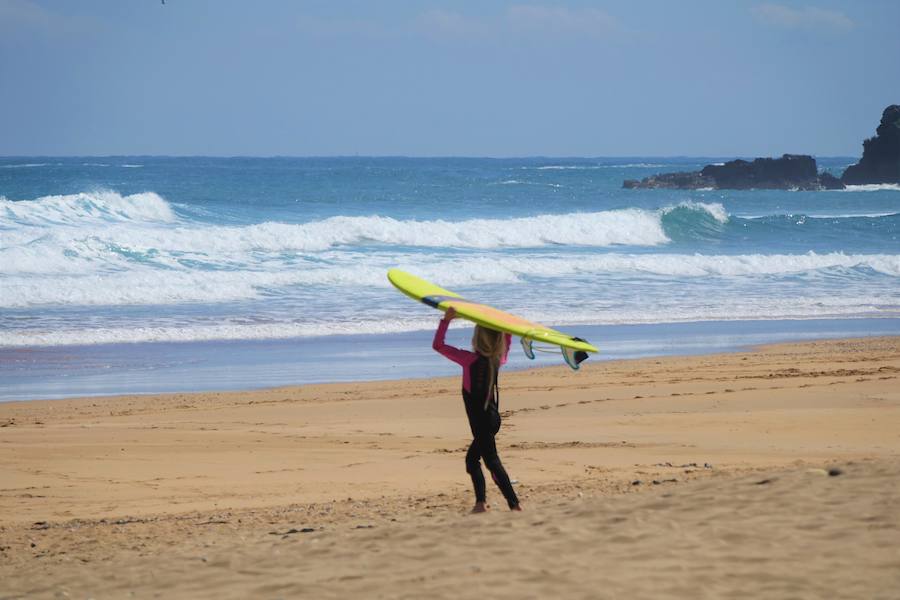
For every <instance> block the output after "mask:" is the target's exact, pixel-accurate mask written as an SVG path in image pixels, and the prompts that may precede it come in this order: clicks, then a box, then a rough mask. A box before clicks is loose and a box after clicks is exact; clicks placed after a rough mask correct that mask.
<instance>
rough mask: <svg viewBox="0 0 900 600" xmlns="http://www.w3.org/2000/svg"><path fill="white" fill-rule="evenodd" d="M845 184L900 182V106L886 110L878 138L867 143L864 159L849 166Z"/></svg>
mask: <svg viewBox="0 0 900 600" xmlns="http://www.w3.org/2000/svg"><path fill="white" fill-rule="evenodd" d="M841 181H843V182H844V183H845V184H847V185H860V184H866V183H900V105H897V104H892V105H890V106H888V107H887V108H886V109H884V112H883V113H882V114H881V124H880V125H878V129H876V130H875V137H871V138H869V139H867V140H866V141H864V142H863V155H862V158H861V159H860V160H859V162H858V163H856V164H855V165H852V166H849V167H847V170H846V171H844V175H843V176H842V177H841Z"/></svg>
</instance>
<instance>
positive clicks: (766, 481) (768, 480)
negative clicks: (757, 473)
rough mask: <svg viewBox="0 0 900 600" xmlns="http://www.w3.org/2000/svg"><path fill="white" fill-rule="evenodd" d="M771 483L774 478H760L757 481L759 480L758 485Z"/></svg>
mask: <svg viewBox="0 0 900 600" xmlns="http://www.w3.org/2000/svg"><path fill="white" fill-rule="evenodd" d="M769 483H772V480H771V479H762V480H760V481H757V482H756V485H766V484H769Z"/></svg>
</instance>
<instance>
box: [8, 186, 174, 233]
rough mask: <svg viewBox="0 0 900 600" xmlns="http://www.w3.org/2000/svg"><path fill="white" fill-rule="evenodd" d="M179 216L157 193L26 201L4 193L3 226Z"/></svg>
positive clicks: (168, 220)
mask: <svg viewBox="0 0 900 600" xmlns="http://www.w3.org/2000/svg"><path fill="white" fill-rule="evenodd" d="M175 218H176V217H175V213H174V211H173V210H172V207H171V206H170V205H169V203H168V202H166V201H165V200H163V199H162V198H161V197H160V196H159V195H158V194H155V193H154V192H144V193H140V194H131V195H129V196H122V195H121V194H118V193H116V192H110V191H97V192H84V193H80V194H67V195H60V196H43V197H41V198H37V199H36V200H23V201H14V200H9V199H7V198H5V197H2V196H0V227H3V228H15V227H21V226H28V225H33V226H46V225H82V224H85V223H98V222H110V221H118V222H134V221H145V222H147V221H150V222H163V223H171V222H173V221H175Z"/></svg>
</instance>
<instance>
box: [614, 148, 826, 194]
mask: <svg viewBox="0 0 900 600" xmlns="http://www.w3.org/2000/svg"><path fill="white" fill-rule="evenodd" d="M622 187H624V188H628V189H633V188H651V189H653V188H672V189H679V190H697V189H703V188H712V189H720V190H750V189H777V190H794V189H798V190H823V189H829V190H830V189H841V188H843V187H844V185H843V184H842V183H841V181H840V180H839V179H838V178H837V177H834V176H833V175H831V174H829V173H822V174H821V175H820V174H819V172H818V169H817V168H816V159H814V158H813V157H812V156H807V155H801V154H785V155H784V156H782V157H781V158H757V159H755V160H753V161H746V160H740V159H738V160H732V161H729V162H726V163H723V164H715V165H706V166H705V167H703V169H701V170H700V171H690V172H682V173H663V174H660V175H654V176H652V177H646V178H644V179H642V180H640V181H637V180H634V179H628V180H626V181H625V182H624V183H623V184H622Z"/></svg>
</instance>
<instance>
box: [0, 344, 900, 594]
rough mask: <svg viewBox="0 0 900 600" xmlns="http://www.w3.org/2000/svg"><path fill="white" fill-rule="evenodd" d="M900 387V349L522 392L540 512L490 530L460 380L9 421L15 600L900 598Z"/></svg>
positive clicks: (784, 357) (531, 489)
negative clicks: (477, 503)
mask: <svg viewBox="0 0 900 600" xmlns="http://www.w3.org/2000/svg"><path fill="white" fill-rule="evenodd" d="M898 381H900V338H870V339H863V340H841V341H827V342H812V343H803V344H787V345H779V346H771V347H765V348H760V349H757V350H755V351H751V352H743V353H734V354H721V355H713V356H699V357H675V358H659V359H646V360H635V361H619V362H604V363H601V362H595V363H593V364H589V365H587V366H585V367H584V368H583V369H582V370H581V371H580V372H577V373H574V372H571V371H569V370H568V369H567V368H565V367H560V368H555V367H554V368H546V369H539V370H532V371H523V372H516V373H505V374H504V375H503V378H502V381H501V385H502V391H501V396H502V404H503V408H504V409H505V411H506V413H505V418H504V426H503V430H502V432H501V434H500V436H499V438H498V445H499V448H500V452H501V457H502V458H503V460H504V463H505V464H506V466H507V468H508V470H509V471H510V474H511V476H512V477H514V478H515V479H517V480H519V481H520V483H519V484H518V489H519V493H520V496H521V497H522V500H523V506H524V507H525V512H524V513H510V512H508V511H506V510H501V506H502V504H503V503H502V499H500V497H499V493H498V492H497V491H496V490H495V489H493V488H491V489H489V492H488V493H489V501H491V500H492V501H494V503H495V506H494V510H492V511H491V512H490V513H488V514H486V515H477V516H472V515H467V514H466V512H467V510H468V508H469V507H470V505H471V501H472V500H471V497H470V495H471V492H470V491H469V483H468V480H467V475H466V473H465V471H464V466H463V455H464V450H465V446H466V444H467V442H468V431H467V424H466V421H465V415H464V412H463V409H462V406H461V400H460V397H459V391H458V388H459V379H458V378H452V379H430V380H415V381H412V380H411V381H396V382H377V383H357V384H336V385H314V386H303V387H296V388H280V389H274V390H264V391H256V392H240V393H205V394H175V395H164V396H129V397H119V398H87V399H77V400H55V401H32V402H21V403H6V404H0V598H8V597H9V598H18V597H28V598H31V597H35V598H43V597H47V598H54V597H72V598H89V597H90V598H127V597H137V598H152V597H165V598H171V597H185V598H247V597H253V598H279V597H285V598H292V597H301V596H302V597H310V598H345V597H370V598H377V597H391V598H392V597H403V598H423V597H434V598H444V597H446V598H474V597H479V598H482V597H489V598H545V597H565V598H623V597H629V598H660V597H677V598H720V597H733V598H760V597H765V598H781V597H784V598H900V385H898ZM829 469H832V470H833V471H832V472H833V473H834V475H829V474H828V470H829ZM834 469H836V470H834ZM838 471H839V472H838ZM636 481H640V483H637V484H635V483H634V482H636ZM498 500H500V501H499V502H498Z"/></svg>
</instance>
